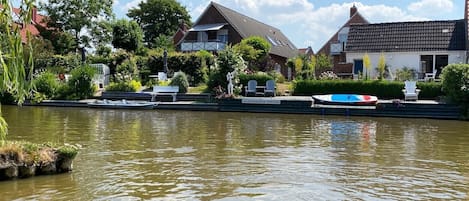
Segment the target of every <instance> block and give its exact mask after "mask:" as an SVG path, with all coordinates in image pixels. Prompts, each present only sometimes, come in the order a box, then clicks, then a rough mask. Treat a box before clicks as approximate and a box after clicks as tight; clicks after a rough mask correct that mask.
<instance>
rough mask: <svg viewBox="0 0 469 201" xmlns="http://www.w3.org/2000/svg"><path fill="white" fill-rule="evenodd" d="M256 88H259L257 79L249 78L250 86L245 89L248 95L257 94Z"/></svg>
mask: <svg viewBox="0 0 469 201" xmlns="http://www.w3.org/2000/svg"><path fill="white" fill-rule="evenodd" d="M256 88H257V81H256V80H249V81H248V86H247V88H246V91H245V95H246V96H250V95H252V96H256Z"/></svg>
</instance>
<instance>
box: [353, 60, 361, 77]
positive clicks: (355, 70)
mask: <svg viewBox="0 0 469 201" xmlns="http://www.w3.org/2000/svg"><path fill="white" fill-rule="evenodd" d="M353 74H355V75H358V74H363V60H354V61H353Z"/></svg>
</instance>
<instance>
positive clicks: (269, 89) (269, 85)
mask: <svg viewBox="0 0 469 201" xmlns="http://www.w3.org/2000/svg"><path fill="white" fill-rule="evenodd" d="M264 96H272V97H273V96H275V81H274V80H267V82H266V83H265V88H264Z"/></svg>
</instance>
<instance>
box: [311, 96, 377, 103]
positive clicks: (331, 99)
mask: <svg viewBox="0 0 469 201" xmlns="http://www.w3.org/2000/svg"><path fill="white" fill-rule="evenodd" d="M312 98H313V99H314V103H315V104H326V105H327V104H328V105H376V103H377V102H378V97H376V96H370V95H359V94H326V95H314V96H313V97H312Z"/></svg>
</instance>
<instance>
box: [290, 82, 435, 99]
mask: <svg viewBox="0 0 469 201" xmlns="http://www.w3.org/2000/svg"><path fill="white" fill-rule="evenodd" d="M417 88H419V89H420V90H421V91H420V94H419V98H420V99H436V98H438V97H439V96H442V95H444V94H443V92H442V91H441V84H440V83H421V82H418V83H417ZM402 89H404V83H402V82H389V81H354V80H322V81H318V80H305V81H296V82H295V83H294V95H307V96H310V95H313V94H341V93H352V94H370V95H375V96H378V97H379V98H385V99H397V98H399V99H400V98H403V97H404V95H403V93H402Z"/></svg>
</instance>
